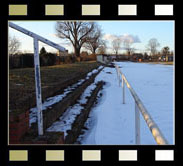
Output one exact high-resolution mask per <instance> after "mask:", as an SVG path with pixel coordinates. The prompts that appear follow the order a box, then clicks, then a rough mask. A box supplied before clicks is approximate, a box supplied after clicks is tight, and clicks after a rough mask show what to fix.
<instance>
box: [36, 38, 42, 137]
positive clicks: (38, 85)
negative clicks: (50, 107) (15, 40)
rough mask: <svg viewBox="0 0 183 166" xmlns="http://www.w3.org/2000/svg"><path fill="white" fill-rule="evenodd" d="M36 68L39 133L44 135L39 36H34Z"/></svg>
mask: <svg viewBox="0 0 183 166" xmlns="http://www.w3.org/2000/svg"><path fill="white" fill-rule="evenodd" d="M34 69H35V85H36V104H37V123H38V135H43V114H42V96H41V77H40V63H39V45H38V39H37V38H34Z"/></svg>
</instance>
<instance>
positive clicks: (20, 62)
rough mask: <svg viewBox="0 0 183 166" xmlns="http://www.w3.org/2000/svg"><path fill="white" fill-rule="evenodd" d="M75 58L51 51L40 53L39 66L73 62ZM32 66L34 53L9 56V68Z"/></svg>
mask: <svg viewBox="0 0 183 166" xmlns="http://www.w3.org/2000/svg"><path fill="white" fill-rule="evenodd" d="M75 61H76V58H75V57H74V56H72V55H69V56H67V57H59V56H57V55H56V54H53V53H46V54H43V55H40V65H41V66H52V65H58V64H63V63H74V62H75ZM26 67H34V54H30V53H26V54H15V55H10V56H9V68H10V69H12V68H26Z"/></svg>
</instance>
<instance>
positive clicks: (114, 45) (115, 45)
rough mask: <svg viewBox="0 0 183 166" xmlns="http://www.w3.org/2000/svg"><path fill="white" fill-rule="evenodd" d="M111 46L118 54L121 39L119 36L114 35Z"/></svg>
mask: <svg viewBox="0 0 183 166" xmlns="http://www.w3.org/2000/svg"><path fill="white" fill-rule="evenodd" d="M112 48H113V50H114V52H115V54H116V55H117V54H118V51H119V49H120V48H121V39H120V38H119V37H116V38H115V39H114V40H113V41H112Z"/></svg>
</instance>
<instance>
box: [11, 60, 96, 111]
mask: <svg viewBox="0 0 183 166" xmlns="http://www.w3.org/2000/svg"><path fill="white" fill-rule="evenodd" d="M97 66H98V64H97V63H96V62H95V61H91V62H80V63H73V64H62V65H56V66H48V67H41V86H42V92H43V89H44V91H45V90H47V89H49V88H50V87H54V86H58V85H59V84H61V83H62V82H64V81H65V80H68V79H72V78H74V77H76V76H78V75H81V74H84V73H87V72H89V71H91V70H92V69H94V68H96V67H97ZM34 79H35V78H34V68H24V69H11V70H9V106H10V110H11V109H14V108H20V105H22V106H23V104H26V103H25V101H26V99H27V100H28V99H30V98H32V97H35V80H34ZM29 101H30V100H29Z"/></svg>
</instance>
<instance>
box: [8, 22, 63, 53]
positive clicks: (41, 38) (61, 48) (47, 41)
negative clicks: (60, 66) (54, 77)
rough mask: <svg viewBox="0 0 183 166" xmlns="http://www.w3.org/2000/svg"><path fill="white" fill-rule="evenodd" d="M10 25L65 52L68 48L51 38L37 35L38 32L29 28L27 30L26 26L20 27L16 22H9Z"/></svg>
mask: <svg viewBox="0 0 183 166" xmlns="http://www.w3.org/2000/svg"><path fill="white" fill-rule="evenodd" d="M9 26H10V27H11V28H13V29H16V30H17V31H20V32H22V33H24V34H26V35H28V36H30V37H33V38H37V40H39V41H41V42H43V43H45V44H48V45H50V46H51V47H54V48H56V49H58V50H60V51H63V52H64V51H66V49H65V48H64V47H62V46H60V45H58V44H56V43H54V42H52V41H50V40H48V39H45V38H44V37H42V36H39V35H37V34H35V33H33V32H31V31H29V30H27V29H25V28H22V27H20V26H18V25H16V24H14V23H12V22H9Z"/></svg>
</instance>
